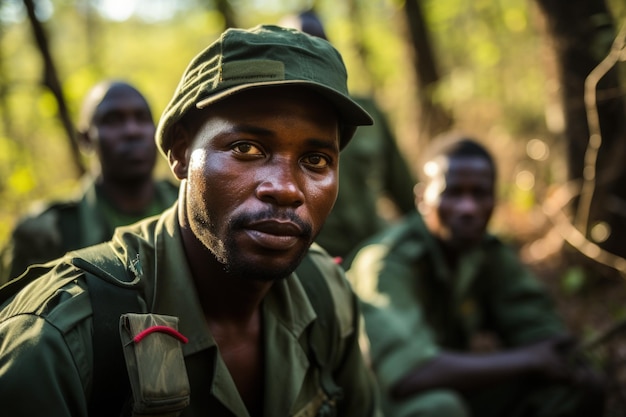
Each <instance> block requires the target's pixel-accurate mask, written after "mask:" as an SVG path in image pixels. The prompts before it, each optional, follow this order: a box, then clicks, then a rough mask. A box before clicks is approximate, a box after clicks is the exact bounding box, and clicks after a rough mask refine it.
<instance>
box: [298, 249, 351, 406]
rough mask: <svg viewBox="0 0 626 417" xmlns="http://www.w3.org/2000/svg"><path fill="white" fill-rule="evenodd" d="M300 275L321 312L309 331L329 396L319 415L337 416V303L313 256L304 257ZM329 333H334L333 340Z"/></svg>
mask: <svg viewBox="0 0 626 417" xmlns="http://www.w3.org/2000/svg"><path fill="white" fill-rule="evenodd" d="M296 274H297V276H298V277H299V278H300V282H301V283H302V286H303V287H304V289H305V291H306V293H307V295H308V296H309V301H310V302H311V304H312V305H313V308H314V309H315V312H316V313H317V320H315V322H314V323H313V326H312V327H311V330H310V334H309V349H310V351H311V352H312V356H313V358H312V359H313V362H315V363H316V365H317V366H318V367H319V369H320V385H321V386H322V390H323V391H324V393H325V394H326V397H327V401H326V403H325V404H323V405H322V407H323V409H321V410H320V414H319V415H328V416H330V415H334V409H335V408H336V405H335V403H336V401H337V400H339V399H341V397H342V390H341V388H340V387H339V386H337V384H336V383H335V380H334V378H333V373H332V360H333V356H334V355H335V349H334V348H335V346H336V342H335V341H337V340H339V327H338V324H337V319H336V317H335V304H334V302H333V297H332V294H331V293H330V288H329V287H328V284H327V283H326V279H325V278H324V276H323V274H322V272H321V271H320V270H319V268H318V267H317V266H316V265H315V263H314V262H313V260H312V259H311V257H310V255H307V256H305V257H304V259H303V260H302V263H301V264H300V266H299V267H298V269H297V270H296ZM329 335H331V336H330V337H331V339H330V340H329Z"/></svg>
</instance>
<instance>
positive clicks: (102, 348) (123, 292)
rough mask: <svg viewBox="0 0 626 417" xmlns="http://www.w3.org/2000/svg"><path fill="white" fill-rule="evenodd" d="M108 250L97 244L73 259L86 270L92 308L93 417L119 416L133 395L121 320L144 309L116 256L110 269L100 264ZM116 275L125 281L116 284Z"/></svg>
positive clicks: (91, 403) (90, 411) (90, 408)
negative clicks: (123, 344)
mask: <svg viewBox="0 0 626 417" xmlns="http://www.w3.org/2000/svg"><path fill="white" fill-rule="evenodd" d="M108 250H109V248H108V246H106V245H98V246H96V247H94V249H93V251H90V252H91V253H88V252H87V251H81V257H80V258H73V259H72V263H73V264H74V265H75V266H77V267H79V268H81V269H82V270H83V271H84V273H85V279H86V282H87V287H88V290H89V298H90V300H91V306H92V310H93V334H92V341H93V368H92V369H93V376H92V391H91V400H90V402H89V416H90V417H92V416H96V417H99V416H102V417H105V416H107V417H110V416H119V415H121V414H122V411H123V409H124V406H125V405H127V404H126V403H127V401H128V400H129V399H130V398H132V391H131V388H130V380H129V377H128V372H127V370H126V362H125V360H124V350H123V347H122V343H121V338H120V331H119V323H120V316H121V315H122V314H125V313H129V312H134V313H140V312H142V310H143V309H142V307H141V304H140V303H139V293H138V290H137V289H136V287H134V286H132V285H123V284H130V283H129V282H127V281H128V279H129V278H130V277H129V274H128V272H127V270H126V268H125V266H124V265H123V264H122V263H121V262H119V261H118V260H117V258H115V257H111V258H107V259H109V261H108V263H107V271H105V270H103V269H102V268H100V267H99V266H98V261H99V260H101V259H104V258H103V254H105V253H106V251H108ZM110 253H112V251H110ZM90 255H93V258H92V257H91V256H90ZM111 260H114V261H115V262H112V261H111ZM113 278H115V279H116V280H117V282H119V281H123V283H120V285H116V284H115V281H114V280H113Z"/></svg>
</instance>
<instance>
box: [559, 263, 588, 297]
mask: <svg viewBox="0 0 626 417" xmlns="http://www.w3.org/2000/svg"><path fill="white" fill-rule="evenodd" d="M586 280H587V279H586V275H585V271H584V269H583V268H582V267H580V266H572V267H570V268H568V269H567V270H566V271H565V273H564V274H563V277H562V278H561V289H562V290H563V292H564V293H565V294H570V295H572V294H577V293H579V292H580V291H581V290H582V288H583V286H584V285H585V282H586Z"/></svg>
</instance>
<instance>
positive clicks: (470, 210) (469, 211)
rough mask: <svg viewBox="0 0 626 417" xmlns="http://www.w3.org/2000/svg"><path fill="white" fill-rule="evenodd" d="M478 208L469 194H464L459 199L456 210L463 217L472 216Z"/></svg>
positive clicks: (474, 199)
mask: <svg viewBox="0 0 626 417" xmlns="http://www.w3.org/2000/svg"><path fill="white" fill-rule="evenodd" d="M478 207H479V205H478V202H477V201H476V198H474V197H473V196H472V195H470V194H464V195H462V196H461V198H459V200H458V202H457V205H456V210H457V211H458V212H459V213H461V214H464V215H474V214H476V213H477V212H478Z"/></svg>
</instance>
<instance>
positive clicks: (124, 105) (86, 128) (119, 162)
mask: <svg viewBox="0 0 626 417" xmlns="http://www.w3.org/2000/svg"><path fill="white" fill-rule="evenodd" d="M154 133H155V125H154V121H153V119H152V112H151V110H150V106H149V105H148V102H147V101H146V99H145V97H144V96H143V95H142V94H141V93H140V92H139V91H138V90H137V89H136V88H135V87H133V86H132V85H130V84H128V83H126V82H122V81H113V80H107V81H103V82H101V83H99V84H97V85H96V86H94V87H93V88H92V89H91V90H90V91H89V93H88V94H87V96H86V98H85V100H84V102H83V105H82V108H81V113H80V119H79V123H78V137H79V140H80V142H81V145H83V146H84V147H85V148H86V149H93V150H94V151H95V153H96V155H97V157H98V161H99V167H100V172H99V174H98V176H97V178H95V181H94V180H92V179H87V181H86V189H85V190H84V194H83V195H82V196H81V198H80V199H71V200H68V201H59V202H50V203H47V204H46V205H45V207H43V209H42V210H41V209H40V210H38V211H37V212H36V213H34V214H30V215H27V216H26V217H24V218H23V219H21V221H20V222H19V223H18V225H17V226H16V227H15V229H14V231H13V233H12V236H11V239H10V241H9V243H8V245H7V246H6V247H5V248H4V249H3V253H2V265H1V266H0V284H2V283H3V282H6V281H8V280H10V279H13V278H15V277H17V276H18V275H19V274H21V273H22V272H23V271H24V270H25V269H26V268H27V267H28V266H30V265H32V264H35V263H43V262H47V261H50V260H52V259H55V258H57V257H59V256H61V255H63V254H65V252H67V251H70V250H74V249H78V248H81V247H85V246H90V245H93V244H96V243H100V242H104V241H106V240H108V239H110V238H111V236H112V235H113V230H114V229H115V228H116V227H117V226H123V225H127V224H130V223H134V222H136V221H138V220H141V219H143V218H145V217H148V216H152V215H155V214H158V213H160V212H162V211H163V210H164V209H166V208H168V207H170V206H171V205H172V204H173V203H174V201H175V200H176V198H177V196H178V186H177V185H175V184H173V183H171V182H170V181H166V180H162V181H156V180H155V179H154V177H153V171H154V168H155V164H156V157H157V147H156V144H155V142H154Z"/></svg>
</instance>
